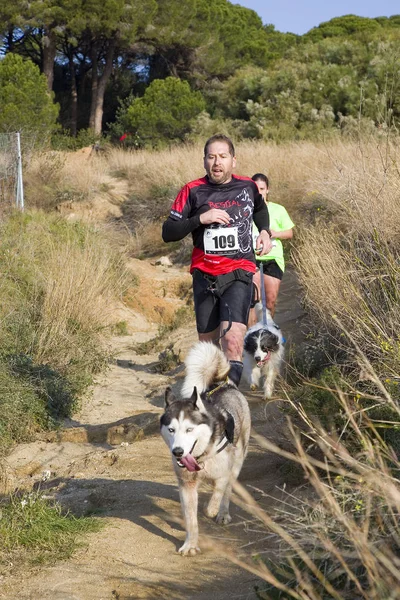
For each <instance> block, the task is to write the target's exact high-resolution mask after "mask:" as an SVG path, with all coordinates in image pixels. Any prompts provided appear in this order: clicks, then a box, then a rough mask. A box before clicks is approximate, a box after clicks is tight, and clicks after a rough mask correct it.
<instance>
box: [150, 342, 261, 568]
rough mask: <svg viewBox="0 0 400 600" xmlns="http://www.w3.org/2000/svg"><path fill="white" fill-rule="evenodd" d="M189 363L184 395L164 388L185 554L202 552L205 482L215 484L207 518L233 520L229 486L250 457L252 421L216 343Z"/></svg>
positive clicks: (165, 432) (194, 353)
mask: <svg viewBox="0 0 400 600" xmlns="http://www.w3.org/2000/svg"><path fill="white" fill-rule="evenodd" d="M185 364H186V378H185V381H184V383H183V387H182V392H181V395H182V399H177V398H176V397H175V396H174V395H173V393H172V391H171V388H169V387H168V388H167V389H166V392H165V411H164V414H163V415H162V416H161V421H160V424H161V435H162V437H163V438H164V441H165V442H166V444H167V446H168V447H169V449H170V451H171V456H172V464H173V467H174V470H175V473H176V476H177V478H178V485H179V496H180V501H181V507H182V512H183V517H184V521H185V529H186V539H185V543H184V544H183V546H182V547H181V548H180V549H179V553H180V554H183V555H185V556H186V555H195V554H196V553H197V552H199V551H200V549H199V544H198V535H199V532H198V521H197V512H198V486H199V484H200V483H201V481H203V480H204V479H209V480H211V482H212V483H213V493H212V496H211V498H210V500H209V502H208V504H207V507H206V509H205V514H206V516H208V517H210V518H214V517H215V518H216V521H217V523H221V524H227V523H229V522H230V521H231V517H230V514H229V501H230V496H231V487H232V483H233V482H234V481H235V480H236V479H237V477H238V475H239V473H240V470H241V468H242V464H243V461H244V458H245V456H246V452H247V447H248V443H249V436H250V426H251V421H250V410H249V406H248V404H247V400H246V398H245V397H244V396H243V394H242V393H241V392H239V390H238V389H237V387H236V386H235V385H234V384H233V383H231V382H230V381H229V380H227V376H228V372H229V368H230V364H229V362H228V360H227V359H226V358H225V355H224V354H223V353H222V351H221V350H220V349H219V348H218V347H217V346H215V345H214V344H211V343H210V342H199V343H198V344H196V346H194V347H193V348H192V350H191V351H190V352H189V354H188V357H187V359H186V361H185ZM215 386H217V387H215ZM208 391H209V393H207V392H208ZM194 469H196V470H194Z"/></svg>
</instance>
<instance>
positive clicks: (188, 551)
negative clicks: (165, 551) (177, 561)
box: [178, 542, 201, 556]
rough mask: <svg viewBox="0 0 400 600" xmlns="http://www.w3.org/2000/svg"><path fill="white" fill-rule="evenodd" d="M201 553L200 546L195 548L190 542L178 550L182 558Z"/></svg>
mask: <svg viewBox="0 0 400 600" xmlns="http://www.w3.org/2000/svg"><path fill="white" fill-rule="evenodd" d="M200 552H201V550H200V548H199V547H198V546H194V545H193V544H190V543H188V542H185V543H184V544H183V546H181V547H180V548H179V550H178V554H181V555H182V556H196V554H200Z"/></svg>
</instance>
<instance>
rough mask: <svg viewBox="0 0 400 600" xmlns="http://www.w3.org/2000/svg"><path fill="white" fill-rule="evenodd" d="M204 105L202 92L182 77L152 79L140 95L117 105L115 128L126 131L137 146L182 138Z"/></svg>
mask: <svg viewBox="0 0 400 600" xmlns="http://www.w3.org/2000/svg"><path fill="white" fill-rule="evenodd" d="M204 108H205V102H204V99H203V97H202V95H201V94H200V92H194V91H192V90H191V89H190V86H189V84H188V83H187V82H186V81H181V80H180V79H178V78H176V77H167V78H166V79H163V80H162V79H156V80H154V81H153V82H152V83H151V84H150V85H149V86H148V87H147V88H146V91H145V93H144V95H143V96H142V97H141V98H135V99H134V100H132V102H131V103H130V104H129V105H128V106H127V105H124V106H121V108H120V110H119V112H118V115H117V124H116V131H117V130H118V133H121V132H122V130H124V133H127V132H129V133H130V134H131V136H132V135H133V137H134V139H136V145H139V146H145V145H150V146H158V145H162V144H165V143H168V142H178V141H181V142H182V141H184V139H185V137H186V135H187V134H188V133H190V131H191V129H192V124H193V120H194V119H195V117H196V116H197V115H198V114H199V113H201V112H202V111H203V110H204ZM131 136H129V137H131Z"/></svg>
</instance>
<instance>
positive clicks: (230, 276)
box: [202, 269, 253, 296]
mask: <svg viewBox="0 0 400 600" xmlns="http://www.w3.org/2000/svg"><path fill="white" fill-rule="evenodd" d="M202 275H203V277H204V279H206V280H207V281H208V282H209V284H210V286H209V288H208V289H209V291H210V292H212V293H213V294H215V295H216V296H222V294H223V293H224V292H226V290H227V289H228V288H229V286H230V285H232V283H234V282H235V281H242V282H243V283H246V284H247V285H248V284H249V283H251V282H252V280H253V274H252V273H250V271H245V270H244V269H235V270H234V271H231V272H230V273H224V275H209V274H208V273H203V272H202Z"/></svg>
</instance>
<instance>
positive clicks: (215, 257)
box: [162, 175, 269, 275]
mask: <svg viewBox="0 0 400 600" xmlns="http://www.w3.org/2000/svg"><path fill="white" fill-rule="evenodd" d="M212 208H219V209H222V210H225V211H226V212H227V213H228V214H229V216H230V220H231V222H230V223H229V225H221V224H219V223H215V224H212V225H202V224H201V223H200V215H201V214H202V213H204V212H206V211H208V210H210V209H212ZM253 220H254V222H255V224H256V226H257V229H258V230H259V231H261V230H262V229H269V215H268V208H267V206H266V204H265V202H264V199H263V197H262V196H261V194H260V193H259V191H258V188H257V185H256V183H255V182H254V181H253V180H252V179H250V178H249V177H240V176H238V175H232V179H231V181H229V182H228V183H223V184H216V183H212V182H210V181H209V179H208V177H202V178H201V179H196V180H195V181H191V182H190V183H187V184H186V185H185V186H184V187H183V188H182V189H181V191H180V192H179V194H178V195H177V197H176V199H175V202H174V203H173V205H172V208H171V213H170V215H169V217H168V219H167V220H166V221H165V222H164V224H163V230H162V236H163V240H164V242H173V241H177V240H181V239H183V238H184V237H185V236H186V235H188V234H189V233H191V234H192V238H193V246H194V247H193V253H192V264H191V268H190V271H191V272H192V271H193V269H200V270H201V271H203V272H205V273H210V274H211V275H223V274H224V273H229V272H230V271H232V270H234V269H244V270H246V271H250V272H252V273H254V272H255V270H256V266H255V265H256V261H255V256H254V251H253V238H252V223H253Z"/></svg>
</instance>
